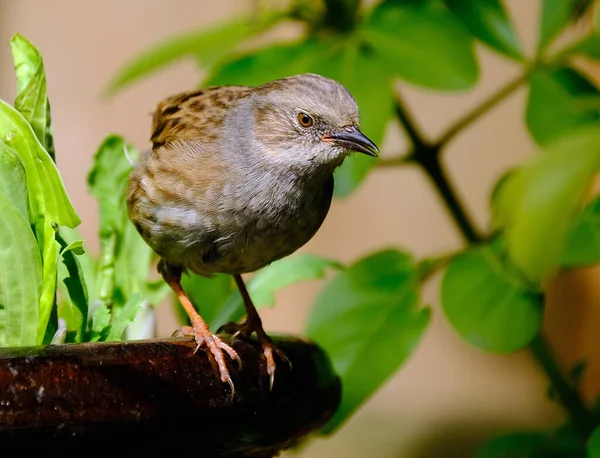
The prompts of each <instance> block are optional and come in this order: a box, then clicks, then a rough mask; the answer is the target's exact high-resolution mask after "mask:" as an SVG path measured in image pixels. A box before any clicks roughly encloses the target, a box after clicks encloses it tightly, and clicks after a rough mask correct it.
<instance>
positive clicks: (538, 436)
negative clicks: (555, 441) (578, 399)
mask: <svg viewBox="0 0 600 458" xmlns="http://www.w3.org/2000/svg"><path fill="white" fill-rule="evenodd" d="M547 442H548V437H547V435H546V434H544V433H533V432H532V433H529V432H527V433H511V434H507V435H504V436H500V437H496V438H494V439H492V440H490V441H489V442H487V443H486V444H485V445H484V446H482V447H481V448H480V449H479V450H478V451H477V452H476V453H475V456H474V458H538V457H541V455H538V454H536V452H537V451H539V450H540V449H541V448H543V447H544V446H545V444H546V443H547Z"/></svg>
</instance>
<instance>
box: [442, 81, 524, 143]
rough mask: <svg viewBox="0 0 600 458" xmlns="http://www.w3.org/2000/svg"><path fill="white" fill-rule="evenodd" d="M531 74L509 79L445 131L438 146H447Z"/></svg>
mask: <svg viewBox="0 0 600 458" xmlns="http://www.w3.org/2000/svg"><path fill="white" fill-rule="evenodd" d="M530 75H531V70H527V71H526V72H525V73H523V74H521V75H519V76H518V77H517V78H515V79H513V80H511V81H509V82H508V83H507V84H505V85H504V86H502V87H501V88H500V89H498V90H497V91H496V92H494V93H493V94H492V95H490V96H489V97H488V98H487V99H485V100H484V101H483V102H482V103H481V104H479V105H478V106H476V107H475V108H474V109H473V110H471V111H470V112H469V113H467V114H466V115H465V116H463V117H462V118H461V119H459V120H458V121H456V122H455V123H454V124H453V125H451V126H450V127H449V128H448V129H447V130H446V132H444V133H443V134H442V135H441V136H440V138H439V139H438V140H437V141H435V142H434V145H435V146H437V147H440V148H441V147H443V146H445V145H446V144H447V143H448V142H450V140H452V139H453V138H454V137H455V136H456V135H458V134H459V133H460V132H461V131H462V130H463V129H465V128H466V127H468V126H470V125H471V124H472V123H473V122H474V121H476V120H477V119H479V118H480V117H481V116H482V115H483V114H485V113H487V112H488V111H489V110H490V109H491V108H493V107H494V106H496V104H498V103H499V102H501V101H502V100H504V99H505V98H506V97H508V96H509V95H510V94H512V93H513V92H514V91H516V90H517V89H518V88H519V87H521V86H522V85H523V84H524V83H525V82H526V81H527V79H528V78H529V76H530Z"/></svg>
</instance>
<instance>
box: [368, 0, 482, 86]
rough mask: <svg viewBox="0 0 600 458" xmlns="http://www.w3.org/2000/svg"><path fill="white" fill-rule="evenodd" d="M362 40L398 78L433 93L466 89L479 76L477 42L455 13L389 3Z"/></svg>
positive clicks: (370, 20)
mask: <svg viewBox="0 0 600 458" xmlns="http://www.w3.org/2000/svg"><path fill="white" fill-rule="evenodd" d="M362 35H363V36H364V38H365V39H366V41H367V43H368V44H369V46H370V47H372V49H373V50H374V51H375V52H376V53H377V54H378V55H379V57H380V58H381V59H382V61H384V62H386V63H387V65H388V66H389V68H390V69H391V70H393V71H394V72H395V73H396V74H397V75H398V76H400V77H401V78H403V79H405V80H406V81H409V82H411V83H414V84H417V85H420V86H424V87H427V88H431V89H440V90H464V89H468V88H470V87H472V86H473V85H474V84H475V83H476V82H477V79H478V77H479V69H478V67H477V59H476V57H475V51H474V42H473V40H472V38H471V36H470V35H469V33H468V32H467V31H466V30H465V28H464V26H463V25H462V24H461V23H460V21H459V20H458V18H457V17H456V16H455V15H454V14H452V13H451V12H450V11H444V10H440V9H437V8H436V9H425V8H414V7H412V6H410V5H406V4H404V3H398V2H385V3H382V4H381V5H379V7H378V8H376V9H375V10H374V12H373V13H372V15H371V16H370V17H369V18H367V20H366V22H365V24H364V26H363V30H362Z"/></svg>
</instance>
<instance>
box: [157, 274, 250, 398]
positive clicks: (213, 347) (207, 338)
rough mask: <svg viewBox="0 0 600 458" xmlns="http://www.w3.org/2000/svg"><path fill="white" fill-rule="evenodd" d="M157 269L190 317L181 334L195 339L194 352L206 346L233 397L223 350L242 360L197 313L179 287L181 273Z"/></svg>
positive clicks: (239, 361)
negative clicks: (188, 324)
mask: <svg viewBox="0 0 600 458" xmlns="http://www.w3.org/2000/svg"><path fill="white" fill-rule="evenodd" d="M159 271H160V272H161V273H162V275H163V278H164V279H165V281H166V282H167V284H168V285H169V286H170V287H171V289H172V290H173V292H174V293H175V295H176V296H177V298H178V299H179V302H181V305H182V306H183V308H184V309H185V311H186V313H187V314H188V316H189V317H190V321H191V324H192V326H186V327H184V328H182V329H181V332H182V334H183V335H186V336H193V337H194V339H195V340H196V344H197V347H196V349H195V350H194V353H195V352H196V351H198V349H199V348H200V347H201V346H206V347H207V348H208V350H209V351H210V354H212V357H213V358H214V361H215V362H216V363H217V366H218V367H219V375H220V376H221V381H222V382H227V383H228V384H229V386H230V387H231V396H232V397H233V395H234V393H235V388H234V386H233V381H232V380H231V376H230V375H229V370H228V369H227V365H226V364H225V357H224V355H223V352H225V353H227V354H228V355H229V357H230V358H231V359H235V360H237V362H238V364H239V365H240V367H241V365H242V361H241V359H240V357H239V356H238V354H237V352H236V351H235V350H234V349H233V348H231V347H230V346H229V345H227V344H226V343H224V342H223V341H222V340H221V339H219V337H217V336H216V335H214V334H213V333H212V332H210V329H209V327H208V324H206V321H204V319H203V318H202V317H201V316H200V315H199V314H198V312H197V311H196V309H195V308H194V306H193V305H192V302H191V301H190V299H189V298H188V297H187V295H186V294H185V291H184V290H183V288H182V287H181V273H180V272H175V273H174V272H172V271H171V269H168V268H166V266H164V265H161V264H159Z"/></svg>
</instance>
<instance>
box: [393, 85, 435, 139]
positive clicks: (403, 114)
mask: <svg viewBox="0 0 600 458" xmlns="http://www.w3.org/2000/svg"><path fill="white" fill-rule="evenodd" d="M396 117H397V118H398V119H399V120H400V123H401V124H402V128H403V129H404V132H406V135H408V138H409V140H410V141H411V143H412V144H413V146H414V148H415V149H419V148H424V147H426V146H428V143H427V142H426V141H425V138H424V137H423V135H422V134H421V131H420V130H419V128H418V127H417V124H416V123H415V121H414V119H413V117H412V114H411V113H410V111H409V110H408V109H407V108H406V105H405V103H404V100H403V99H402V96H401V95H400V94H399V93H398V91H396Z"/></svg>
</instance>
